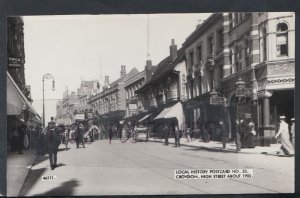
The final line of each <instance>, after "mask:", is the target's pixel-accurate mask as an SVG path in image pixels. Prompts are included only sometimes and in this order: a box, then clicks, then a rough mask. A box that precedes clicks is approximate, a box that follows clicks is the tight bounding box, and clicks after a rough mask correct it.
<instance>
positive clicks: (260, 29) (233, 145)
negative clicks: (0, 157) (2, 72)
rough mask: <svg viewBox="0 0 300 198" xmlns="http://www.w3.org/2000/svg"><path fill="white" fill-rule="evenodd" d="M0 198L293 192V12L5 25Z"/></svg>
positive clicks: (18, 20)
mask: <svg viewBox="0 0 300 198" xmlns="http://www.w3.org/2000/svg"><path fill="white" fill-rule="evenodd" d="M6 22H7V25H6V27H7V28H6V35H7V42H6V45H7V66H6V68H7V72H6V92H7V94H6V98H7V101H6V105H7V106H6V108H7V111H6V112H7V114H6V116H7V126H6V127H7V145H6V148H5V149H6V150H7V196H14V197H15V196H101V195H103V196H108V195H203V194H205V195H206V194H218V195H219V194H262V193H263V194H278V193H294V192H295V181H294V180H295V165H294V164H295V115H294V113H295V110H294V109H295V104H294V97H295V43H296V42H295V13H294V12H211V13H164V14H93V15H92V14H77V15H35V16H33V15H32V16H29V15H27V16H22V15H20V16H9V17H7V19H6Z"/></svg>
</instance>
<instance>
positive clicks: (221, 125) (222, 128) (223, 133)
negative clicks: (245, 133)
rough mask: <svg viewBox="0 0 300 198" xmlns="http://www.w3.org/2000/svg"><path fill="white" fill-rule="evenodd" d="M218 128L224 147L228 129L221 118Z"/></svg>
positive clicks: (224, 146)
mask: <svg viewBox="0 0 300 198" xmlns="http://www.w3.org/2000/svg"><path fill="white" fill-rule="evenodd" d="M219 130H220V132H221V136H222V144H223V149H225V148H226V143H227V141H228V131H227V129H226V126H225V124H224V122H223V120H220V121H219Z"/></svg>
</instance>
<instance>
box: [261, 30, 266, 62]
mask: <svg viewBox="0 0 300 198" xmlns="http://www.w3.org/2000/svg"><path fill="white" fill-rule="evenodd" d="M262 37H263V38H262V48H263V49H262V50H263V54H262V58H263V61H265V60H267V30H266V28H264V29H263V30H262Z"/></svg>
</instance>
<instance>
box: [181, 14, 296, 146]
mask: <svg viewBox="0 0 300 198" xmlns="http://www.w3.org/2000/svg"><path fill="white" fill-rule="evenodd" d="M294 25H295V18H294V13H288V12H285V13H278V12H277V13H215V14H212V15H211V16H210V17H209V18H208V19H207V20H206V21H205V22H203V23H202V24H201V25H199V26H198V27H197V28H196V30H195V31H194V32H193V33H192V34H191V35H190V36H189V37H188V38H187V39H186V41H185V43H184V44H183V46H184V47H185V48H186V52H185V56H186V59H187V65H186V66H187V71H188V76H187V91H188V101H187V102H186V109H187V115H190V116H189V118H188V119H187V120H188V123H187V125H188V127H190V128H191V129H192V130H195V131H196V132H197V131H201V130H202V129H203V127H206V126H205V125H206V124H207V123H208V124H210V123H212V125H216V124H217V123H216V122H218V120H220V119H222V120H223V121H224V122H225V124H226V126H227V128H228V130H229V137H230V138H234V137H235V135H236V120H237V119H246V118H248V119H251V120H252V121H253V122H254V123H255V125H256V130H257V131H259V133H257V137H256V138H257V140H258V143H259V144H262V145H268V144H269V143H270V142H271V141H272V139H273V138H274V135H275V130H276V126H277V125H278V117H279V115H285V116H286V117H287V118H288V119H290V118H292V117H293V116H294V112H293V108H294V102H293V101H294V76H295V64H294V55H295V39H294V38H295V29H294ZM240 83H242V84H243V87H244V88H243V89H242V92H243V94H242V97H241V96H240V93H239V95H237V91H240V90H239V89H238V87H239V85H238V84H240ZM282 96H287V97H284V98H285V99H284V100H282V99H281V98H282ZM214 99H217V100H218V101H217V102H212V101H215V100H214ZM220 112H221V113H220ZM215 136H216V137H217V136H218V134H215Z"/></svg>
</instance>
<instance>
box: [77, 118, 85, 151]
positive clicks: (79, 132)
mask: <svg viewBox="0 0 300 198" xmlns="http://www.w3.org/2000/svg"><path fill="white" fill-rule="evenodd" d="M83 135H84V126H83V124H81V123H80V124H78V125H77V128H76V131H75V141H76V146H77V148H79V144H80V143H82V146H83V148H85V146H84V139H83Z"/></svg>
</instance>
